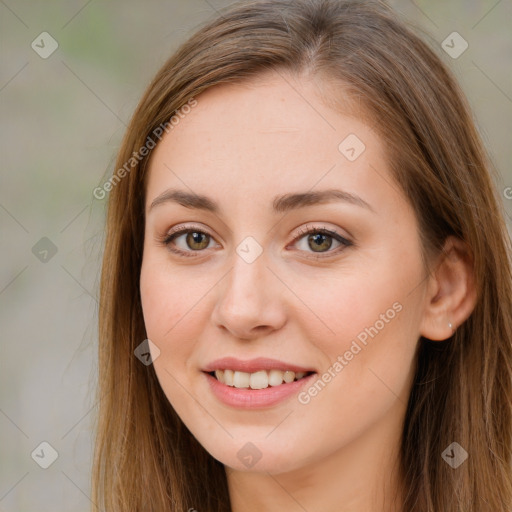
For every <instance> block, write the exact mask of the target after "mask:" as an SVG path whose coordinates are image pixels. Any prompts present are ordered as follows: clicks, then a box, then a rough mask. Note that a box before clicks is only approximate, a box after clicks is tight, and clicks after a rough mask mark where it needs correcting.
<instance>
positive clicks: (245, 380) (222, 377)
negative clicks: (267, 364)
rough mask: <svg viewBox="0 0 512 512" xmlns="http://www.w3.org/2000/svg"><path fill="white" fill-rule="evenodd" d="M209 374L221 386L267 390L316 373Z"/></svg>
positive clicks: (277, 371)
mask: <svg viewBox="0 0 512 512" xmlns="http://www.w3.org/2000/svg"><path fill="white" fill-rule="evenodd" d="M207 373H208V374H209V375H211V376H212V377H213V378H215V379H217V381H219V382H220V383H221V384H224V385H226V386H230V387H234V388H237V389H267V388H271V387H272V388H275V387H279V386H283V385H286V384H290V383H292V382H296V381H299V380H302V379H304V378H306V377H309V376H310V375H312V374H314V373H315V372H312V371H299V372H295V371H293V370H278V369H272V370H258V371H255V372H252V373H248V372H243V371H238V370H231V369H229V368H225V369H217V370H213V371H210V372H207Z"/></svg>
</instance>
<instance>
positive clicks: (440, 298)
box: [420, 236, 477, 341]
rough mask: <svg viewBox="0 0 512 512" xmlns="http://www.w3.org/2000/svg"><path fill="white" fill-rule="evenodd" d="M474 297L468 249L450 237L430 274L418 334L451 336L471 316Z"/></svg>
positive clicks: (432, 336) (426, 336) (475, 295)
mask: <svg viewBox="0 0 512 512" xmlns="http://www.w3.org/2000/svg"><path fill="white" fill-rule="evenodd" d="M476 299H477V293H476V288H475V280H474V273H473V259H472V256H471V251H470V250H469V249H468V247H467V245H466V244H465V243H464V242H463V241H462V240H460V239H458V238H456V237H453V236H450V237H448V238H447V239H446V242H445V245H444V247H443V251H442V252H441V254H440V255H439V257H438V259H437V261H436V264H435V266H434V268H433V269H432V271H431V274H430V277H429V282H428V287H427V294H426V296H425V309H424V312H423V318H422V321H421V325H420V334H421V335H422V336H423V337H425V338H428V339H430V340H434V341H442V340H446V339H448V338H450V337H451V336H452V335H453V334H454V333H455V331H456V329H457V327H458V326H460V325H461V324H462V323H463V322H464V321H465V320H467V318H468V317H469V316H470V315H471V313H472V311H473V309H474V307H475V304H476Z"/></svg>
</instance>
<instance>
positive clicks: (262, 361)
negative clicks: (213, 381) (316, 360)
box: [203, 357, 315, 373]
mask: <svg viewBox="0 0 512 512" xmlns="http://www.w3.org/2000/svg"><path fill="white" fill-rule="evenodd" d="M215 370H234V371H239V372H246V373H255V372H257V371H260V370H281V371H286V370H290V371H292V372H295V373H297V372H306V373H307V372H314V371H315V370H313V369H312V368H307V367H304V366H299V365H296V364H293V363H286V362H284V361H279V360H278V359H269V358H267V357H257V358H255V359H247V360H241V359H237V358H236V357H222V358H221V359H216V360H215V361H212V362H211V363H209V364H208V365H206V367H205V368H204V370H203V371H205V372H213V371H215Z"/></svg>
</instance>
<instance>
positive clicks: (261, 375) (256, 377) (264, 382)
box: [249, 370, 268, 389]
mask: <svg viewBox="0 0 512 512" xmlns="http://www.w3.org/2000/svg"><path fill="white" fill-rule="evenodd" d="M249 386H250V388H251V389H264V388H268V373H267V372H266V371H264V370H262V371H261V372H256V373H251V377H250V379H249Z"/></svg>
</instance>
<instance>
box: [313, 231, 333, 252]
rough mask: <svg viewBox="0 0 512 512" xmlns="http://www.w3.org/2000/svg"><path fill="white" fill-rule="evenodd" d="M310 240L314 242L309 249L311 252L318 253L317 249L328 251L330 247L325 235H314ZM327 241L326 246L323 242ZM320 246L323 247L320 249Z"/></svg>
mask: <svg viewBox="0 0 512 512" xmlns="http://www.w3.org/2000/svg"><path fill="white" fill-rule="evenodd" d="M310 239H313V240H314V246H313V247H311V248H312V249H313V251H315V252H320V251H318V250H317V249H318V248H320V249H322V248H323V249H329V248H330V247H331V241H330V240H329V239H328V236H327V235H324V234H323V233H317V234H315V235H311V237H310ZM326 240H327V242H328V243H327V244H325V241H326ZM322 244H323V245H324V246H323V247H322Z"/></svg>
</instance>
